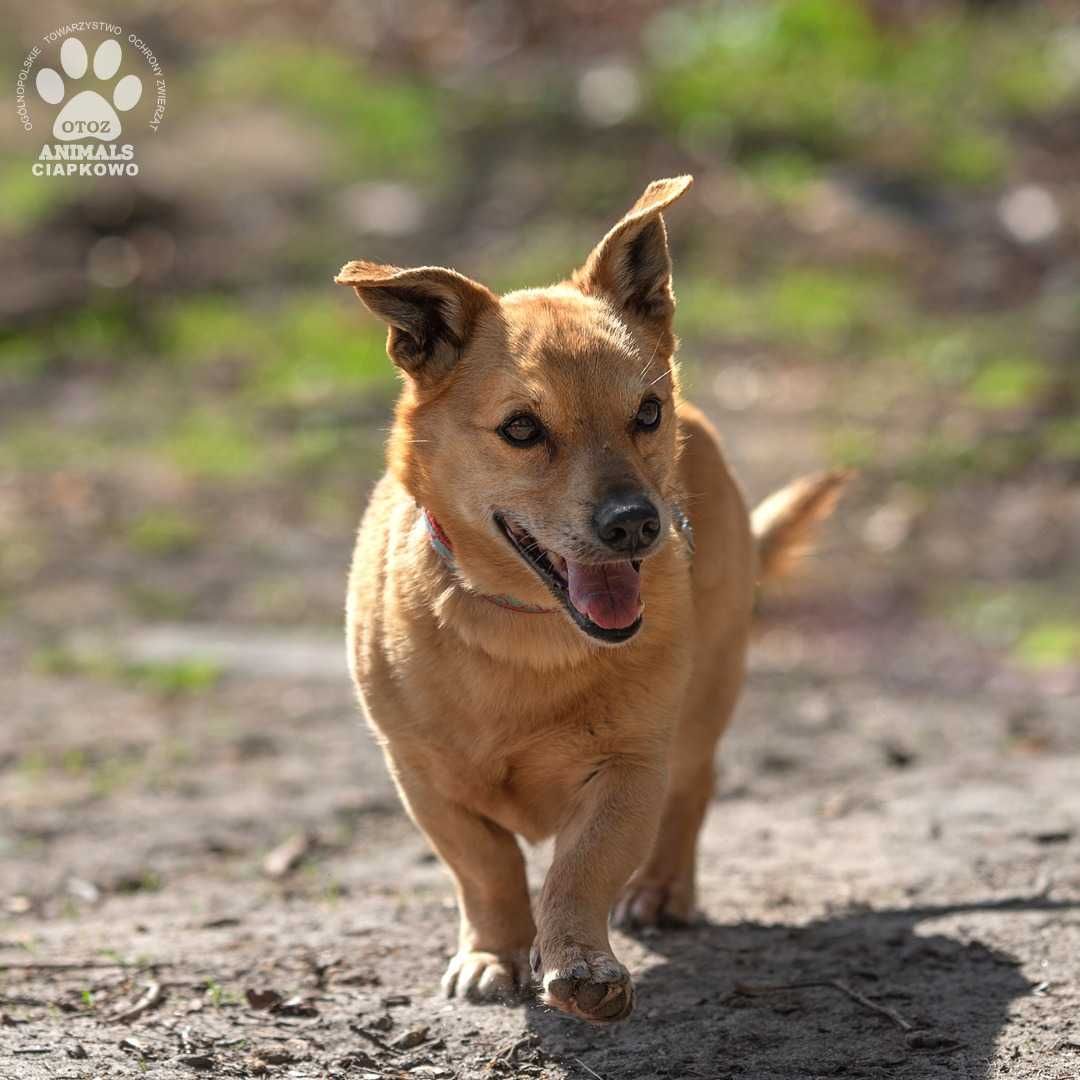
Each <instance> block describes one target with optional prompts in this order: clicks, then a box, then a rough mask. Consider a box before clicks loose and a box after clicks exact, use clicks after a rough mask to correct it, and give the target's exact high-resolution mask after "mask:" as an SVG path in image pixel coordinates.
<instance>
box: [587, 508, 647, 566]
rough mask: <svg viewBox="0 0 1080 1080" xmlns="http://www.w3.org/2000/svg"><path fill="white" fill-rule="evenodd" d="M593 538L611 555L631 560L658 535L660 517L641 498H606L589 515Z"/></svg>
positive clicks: (644, 549)
mask: <svg viewBox="0 0 1080 1080" xmlns="http://www.w3.org/2000/svg"><path fill="white" fill-rule="evenodd" d="M593 524H594V525H595V526H596V535H597V536H599V537H600V539H601V540H602V541H603V542H604V543H605V544H606V545H607V546H608V547H609V548H611V550H612V551H617V552H619V554H620V555H629V556H631V557H633V556H634V555H638V554H640V553H641V552H643V551H647V550H648V549H649V548H650V547H652V545H653V544H654V543H655V542H656V538H657V537H658V536H659V535H660V513H659V511H658V510H657V509H656V507H655V506H654V505H653V504H652V502H651V501H650V500H649V499H647V498H646V497H645V496H644V495H626V494H620V495H610V496H608V498H606V499H605V500H604V501H603V502H602V503H600V505H599V506H598V507H597V508H596V512H595V514H594V515H593Z"/></svg>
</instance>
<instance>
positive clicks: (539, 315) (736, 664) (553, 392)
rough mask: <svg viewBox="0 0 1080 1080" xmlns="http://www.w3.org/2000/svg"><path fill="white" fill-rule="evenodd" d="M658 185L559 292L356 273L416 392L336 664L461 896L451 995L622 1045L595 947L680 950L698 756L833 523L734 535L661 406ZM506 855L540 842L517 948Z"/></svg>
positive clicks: (688, 429) (688, 417)
mask: <svg viewBox="0 0 1080 1080" xmlns="http://www.w3.org/2000/svg"><path fill="white" fill-rule="evenodd" d="M690 183H691V178H690V177H680V178H678V179H673V180H659V181H656V182H655V183H653V184H650V185H649V187H648V189H647V190H646V191H645V193H644V194H643V195H642V196H641V198H640V199H639V200H638V201H637V203H636V204H635V205H634V206H633V208H632V209H631V210H630V212H629V213H628V214H627V215H626V216H625V217H624V218H623V219H622V220H621V221H620V222H619V223H618V224H617V225H616V226H615V227H614V228H613V229H612V230H611V231H610V232H609V233H608V234H607V236H605V237H604V238H603V240H601V241H600V243H599V245H598V246H597V247H596V248H595V250H594V251H593V252H592V254H591V255H590V256H589V258H588V260H587V261H586V263H585V265H584V266H583V267H582V268H581V269H580V270H579V271H577V272H576V273H575V274H574V276H573V278H572V279H571V280H569V281H565V282H563V283H561V284H559V285H555V286H552V287H550V288H546V289H527V290H522V291H520V292H513V293H510V294H508V295H506V296H502V297H498V296H495V295H494V294H493V293H491V292H490V291H489V290H488V289H486V288H485V287H484V286H483V285H479V284H477V283H476V282H473V281H470V280H469V279H468V278H465V277H462V276H461V275H460V274H457V273H455V272H454V271H452V270H444V269H440V268H436V267H421V268H419V269H415V270H400V269H396V268H394V267H388V266H378V265H375V264H372V263H366V262H351V263H348V264H347V265H346V266H345V267H344V268H343V269H342V271H341V274H340V275H339V276H338V277H337V279H336V280H337V281H338V282H339V283H341V284H343V285H351V286H353V287H354V288H355V289H356V292H357V294H358V295H359V297H360V299H361V300H362V301H363V302H364V304H365V305H367V307H368V308H369V309H370V310H371V311H372V312H374V313H375V314H376V315H378V316H379V317H380V318H381V319H383V320H384V321H385V322H387V323H388V324H389V327H390V332H389V337H388V341H387V351H388V352H389V355H390V358H391V359H392V360H393V361H394V363H396V364H397V365H398V366H399V367H400V368H401V369H402V371H403V372H404V374H405V380H404V381H405V385H404V388H403V390H402V393H401V398H400V400H399V401H398V405H397V412H396V416H395V421H394V426H393V431H392V434H391V436H390V443H389V453H388V458H389V468H388V471H387V473H386V475H385V476H384V477H383V478H382V480H381V481H380V482H379V484H378V486H377V488H376V489H375V492H374V495H373V496H372V500H371V504H370V506H369V507H368V510H367V513H366V515H365V517H364V520H363V524H362V526H361V529H360V535H359V540H358V543H357V546H356V552H355V556H354V561H353V566H352V575H351V578H350V582H349V599H348V630H349V655H350V661H351V664H352V670H353V674H354V677H355V679H356V683H357V686H358V687H359V691H360V696H361V699H362V702H363V705H364V708H365V710H366V712H367V715H368V717H369V719H370V722H371V723H372V725H373V726H374V728H375V731H376V732H377V735H378V738H379V740H380V742H381V744H382V746H383V749H384V751H385V754H386V759H387V762H388V764H389V767H390V771H391V773H392V774H393V776H394V780H395V781H396V783H397V786H398V790H399V791H400V793H401V798H402V800H403V801H404V803H405V805H406V807H407V808H408V810H409V813H410V814H411V815H412V817H413V820H414V821H415V822H416V823H417V824H418V825H419V826H420V828H421V829H423V830H424V832H425V833H426V834H427V836H428V839H429V840H430V841H431V843H432V845H433V846H434V848H435V850H436V851H437V852H438V853H439V855H440V856H441V857H442V859H443V860H444V862H445V863H446V865H447V866H448V867H449V869H450V872H451V873H452V874H453V876H454V881H455V884H456V886H457V896H458V904H459V907H460V913H461V936H460V945H459V950H458V953H457V955H456V956H455V957H454V958H453V960H452V961H451V962H450V967H449V969H448V970H447V973H446V976H445V978H444V980H443V985H444V988H445V990H446V992H447V993H448V994H450V995H453V994H455V993H456V994H459V995H461V996H464V997H469V998H472V999H490V998H504V997H509V996H512V995H513V994H515V993H516V992H519V991H522V990H524V989H525V988H526V987H527V986H528V984H529V972H530V949H531V950H532V957H531V964H532V971H533V972H534V973H535V975H536V976H537V978H539V979H540V980H541V981H542V983H543V991H544V1000H545V1001H546V1002H547V1003H548V1004H550V1005H552V1006H554V1007H556V1008H558V1009H562V1010H564V1011H565V1012H568V1013H571V1014H573V1015H575V1016H579V1017H582V1018H584V1019H587V1020H594V1021H606V1020H620V1019H622V1018H623V1017H625V1016H627V1015H629V1013H630V1011H631V1009H632V1007H633V1000H634V994H633V984H632V983H631V980H630V976H629V974H628V973H627V971H626V969H625V968H624V967H623V965H622V964H620V963H619V962H618V961H617V960H616V959H615V957H614V956H613V955H612V951H611V945H610V943H609V941H608V919H609V915H610V914H611V913H612V912H614V918H615V920H616V922H618V923H622V924H629V925H635V924H636V925H641V924H654V923H658V922H661V921H667V920H686V919H687V918H688V917H689V916H690V914H691V911H692V908H693V904H694V858H695V847H696V842H697V834H698V829H699V827H700V825H701V821H702V818H703V816H704V814H705V810H706V807H707V805H708V802H709V799H710V795H711V793H712V789H713V751H714V746H715V744H716V740H717V738H718V737H719V736H720V734H721V732H722V731H723V729H724V727H725V725H726V724H727V721H728V718H729V716H730V715H731V711H732V708H733V706H734V704H735V700H736V698H737V696H738V693H739V687H740V684H741V682H742V678H743V666H744V656H745V652H746V645H747V638H748V635H749V632H750V622H751V609H752V607H753V602H754V591H755V584H756V582H757V581H758V580H759V579H760V578H763V577H768V576H769V575H770V574H772V573H773V572H775V571H776V570H778V569H779V568H780V567H781V565H782V564H783V563H784V562H785V561H786V560H787V559H788V557H789V556H790V555H791V553H792V552H793V551H794V550H795V549H796V548H797V547H798V546H799V545H800V544H801V543H802V542H803V541H804V539H805V533H806V532H807V530H808V527H809V526H810V525H811V524H812V523H813V521H815V520H816V519H818V518H820V517H823V516H824V515H825V514H827V513H828V512H829V510H830V509H831V507H832V504H833V502H834V501H835V498H836V496H837V493H838V491H839V488H840V486H841V484H842V477H841V476H839V475H838V474H824V475H821V476H818V477H811V478H808V479H806V480H803V481H800V482H798V483H797V484H794V485H792V486H791V487H790V488H787V489H785V490H784V491H783V492H780V493H778V494H777V495H775V496H773V497H772V498H771V499H770V500H769V501H768V502H767V503H766V504H765V505H764V506H763V507H762V508H761V510H760V511H759V513H758V515H756V516H755V524H754V527H753V529H752V527H751V522H750V519H749V517H748V515H747V512H746V509H745V507H744V504H743V500H742V497H741V495H740V493H739V489H738V487H737V486H736V484H735V482H734V480H733V479H732V477H731V474H730V473H729V472H728V469H727V466H726V465H725V463H724V458H723V455H722V453H721V450H720V445H719V443H718V441H717V437H716V434H715V432H714V431H713V428H712V427H711V426H710V424H709V423H708V421H707V420H706V419H705V418H704V417H703V416H702V414H701V413H700V412H698V410H697V409H695V408H693V407H692V406H691V405H688V404H686V403H685V402H683V401H681V400H680V399H679V396H678V386H677V381H676V370H675V367H674V351H675V344H676V342H675V336H674V333H673V330H672V316H673V314H674V310H675V302H674V297H673V294H672V290H671V260H670V257H669V255H668V247H667V237H666V233H665V230H664V223H663V219H662V218H661V210H663V209H664V208H665V207H666V206H668V205H669V204H670V203H672V202H673V201H674V200H675V199H677V198H678V197H679V196H680V195H682V194H683V193H684V192H685V191H686V189H687V188H688V187H689V186H690ZM515 834H520V835H521V836H523V837H525V838H526V839H527V840H529V841H538V840H541V839H543V838H545V837H548V836H552V835H553V836H554V837H555V850H554V856H553V860H552V863H551V867H550V870H549V872H548V875H547V880H546V881H545V883H544V887H543V891H542V893H541V895H540V897H539V900H538V902H537V905H536V912H535V922H534V915H533V911H532V909H531V908H530V903H529V892H528V888H527V885H526V880H525V865H524V862H523V860H522V855H521V851H520V849H519V847H518V842H517V839H516V836H515Z"/></svg>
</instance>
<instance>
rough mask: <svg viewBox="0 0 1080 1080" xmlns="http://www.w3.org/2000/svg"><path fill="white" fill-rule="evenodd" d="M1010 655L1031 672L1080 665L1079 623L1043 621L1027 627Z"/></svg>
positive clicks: (1077, 620)
mask: <svg viewBox="0 0 1080 1080" xmlns="http://www.w3.org/2000/svg"><path fill="white" fill-rule="evenodd" d="M1013 655H1014V656H1015V657H1016V658H1017V659H1018V660H1019V661H1020V662H1021V663H1023V664H1026V665H1027V666H1028V667H1033V668H1047V667H1065V666H1066V665H1068V664H1073V663H1076V662H1078V661H1080V619H1071V620H1070V619H1046V620H1043V621H1041V622H1039V623H1036V625H1034V626H1032V627H1030V628H1029V629H1028V630H1026V631H1025V632H1024V634H1023V635H1022V636H1021V638H1020V640H1019V641H1018V642H1017V643H1016V647H1015V649H1014V650H1013Z"/></svg>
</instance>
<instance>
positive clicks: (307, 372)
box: [251, 297, 396, 404]
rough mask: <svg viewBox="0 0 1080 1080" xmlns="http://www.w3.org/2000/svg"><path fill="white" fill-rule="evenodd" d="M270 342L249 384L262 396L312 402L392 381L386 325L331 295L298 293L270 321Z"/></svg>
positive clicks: (297, 402)
mask: <svg viewBox="0 0 1080 1080" xmlns="http://www.w3.org/2000/svg"><path fill="white" fill-rule="evenodd" d="M273 335H274V347H273V348H272V350H270V352H269V353H268V354H267V355H266V356H264V357H263V358H262V360H261V361H260V362H259V363H258V364H257V366H256V368H255V370H254V373H253V378H252V383H251V386H252V390H253V392H254V393H255V395H256V396H257V397H258V398H259V399H261V400H264V401H266V400H269V401H281V400H285V401H288V402H291V403H294V404H310V403H312V402H315V401H319V400H326V399H328V398H332V397H333V396H334V395H335V394H337V393H340V392H343V391H344V392H348V391H353V392H356V391H361V390H367V389H370V388H371V387H381V388H383V389H386V388H388V387H391V386H395V385H396V376H395V374H394V370H395V369H394V366H393V364H392V363H391V362H390V359H389V357H387V355H386V330H385V328H384V327H383V326H382V324H381V323H379V322H377V321H376V320H375V318H374V317H369V318H363V316H362V313H361V312H359V311H356V312H355V313H353V312H352V311H351V309H349V308H347V307H345V306H344V305H343V304H342V303H341V302H340V301H338V300H337V299H335V298H332V297H325V298H323V297H307V298H301V299H299V300H297V301H294V302H293V303H291V304H289V305H287V306H286V307H285V308H284V309H283V310H282V312H281V313H280V315H279V317H278V318H277V319H276V320H275V321H274V326H273Z"/></svg>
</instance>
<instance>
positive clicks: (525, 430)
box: [499, 413, 544, 446]
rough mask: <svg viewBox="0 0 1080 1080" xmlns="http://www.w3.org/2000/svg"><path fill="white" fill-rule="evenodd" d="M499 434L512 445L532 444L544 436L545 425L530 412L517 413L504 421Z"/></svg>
mask: <svg viewBox="0 0 1080 1080" xmlns="http://www.w3.org/2000/svg"><path fill="white" fill-rule="evenodd" d="M499 434H500V435H501V436H502V437H503V438H504V439H505V440H506V441H507V442H508V443H510V444H511V445H512V446H532V445H533V444H534V443H538V442H539V441H540V440H541V439H542V438H543V437H544V425H543V424H541V423H540V421H539V420H537V419H536V417H535V416H530V415H529V414H528V413H515V414H514V415H513V416H511V417H510V418H509V419H508V420H504V421H503V423H502V426H501V427H500V428H499Z"/></svg>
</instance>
